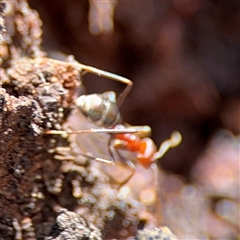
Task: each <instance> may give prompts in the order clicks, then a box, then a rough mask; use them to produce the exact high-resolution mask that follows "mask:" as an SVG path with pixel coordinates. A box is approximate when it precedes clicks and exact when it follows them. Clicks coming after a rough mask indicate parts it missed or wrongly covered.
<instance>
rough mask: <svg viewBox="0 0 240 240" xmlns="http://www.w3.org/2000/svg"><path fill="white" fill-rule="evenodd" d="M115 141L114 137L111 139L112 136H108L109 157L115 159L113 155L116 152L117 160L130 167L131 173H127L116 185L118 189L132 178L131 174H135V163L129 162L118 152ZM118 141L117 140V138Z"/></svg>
mask: <svg viewBox="0 0 240 240" xmlns="http://www.w3.org/2000/svg"><path fill="white" fill-rule="evenodd" d="M114 141H115V139H112V138H110V139H109V143H108V145H109V154H110V156H111V158H112V159H115V157H114V153H116V154H117V156H118V159H119V161H120V162H121V163H122V164H124V165H126V166H127V167H128V168H129V169H130V171H131V173H130V174H129V176H127V177H126V178H125V179H124V180H123V181H122V182H120V183H119V184H120V185H119V186H118V190H119V189H120V188H121V187H122V186H123V185H125V184H126V183H127V182H128V181H129V180H130V179H131V178H132V176H133V175H134V174H135V165H134V164H133V162H131V161H130V160H129V159H127V158H124V157H123V156H122V155H121V154H120V153H119V152H118V149H117V145H115V144H114V143H113V142H114ZM117 141H118V140H117Z"/></svg>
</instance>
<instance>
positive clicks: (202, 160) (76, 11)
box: [28, 0, 240, 240]
mask: <svg viewBox="0 0 240 240" xmlns="http://www.w3.org/2000/svg"><path fill="white" fill-rule="evenodd" d="M28 2H29V4H30V6H31V8H33V9H36V10H37V11H38V12H39V14H40V18H41V19H42V22H43V32H44V35H43V47H44V50H45V51H46V52H48V53H49V54H50V56H52V57H55V58H60V59H61V58H62V59H64V58H65V57H66V55H71V54H72V55H74V56H75V58H76V59H77V60H78V61H79V62H80V63H83V64H87V65H90V66H94V67H97V68H100V69H103V70H106V71H109V72H114V73H116V74H119V75H122V76H125V77H127V78H129V79H131V80H132V81H133V82H134V86H133V89H132V91H131V92H130V94H129V95H128V97H127V99H126V100H125V102H124V104H123V105H122V107H121V112H122V115H123V119H124V120H125V121H126V122H128V123H130V124H131V125H141V124H143V125H150V126H151V128H152V130H153V133H152V138H153V139H154V141H155V142H156V144H157V145H159V144H160V143H161V142H162V141H163V140H165V139H167V138H169V136H170V134H171V133H172V132H173V131H174V130H178V131H180V132H181V133H182V135H183V142H182V143H181V145H180V146H178V147H176V148H174V149H172V150H171V151H169V152H168V153H167V154H166V156H164V157H163V158H162V159H161V160H160V161H159V162H158V164H159V166H161V169H163V170H165V171H164V174H165V175H164V174H163V176H164V177H162V179H161V181H160V185H159V196H160V197H159V198H158V199H157V200H156V199H155V200H154V199H152V200H150V202H148V201H149V196H150V195H151V194H149V191H148V192H145V197H144V196H143V195H144V194H142V196H143V197H142V198H141V197H139V199H140V200H141V201H142V202H145V204H149V206H150V205H151V204H152V203H154V202H156V205H158V206H160V205H162V213H160V212H157V214H156V213H155V215H157V216H156V217H159V216H161V215H162V218H163V219H164V224H166V225H167V226H168V227H170V229H172V230H173V231H174V233H176V235H177V236H178V237H180V238H181V239H224V240H225V239H233V240H235V239H239V236H240V229H239V221H240V219H239V206H240V204H239V202H240V196H239V195H240V193H239V190H240V186H239V176H240V173H239V170H240V162H239V157H240V141H239V139H240V138H239V134H240V1H222V0H199V1H196V0H188V1H179V0H171V1H170V0H169V1H156V0H155V1H151V0H149V1H122V0H119V1H117V0H115V1H114V0H113V1H110V0H105V1H98V0H89V1H85V0H81V1H77V0H61V1H59V0H51V1H49V0H48V1H47V0H29V1H28ZM63 54H66V55H63ZM84 85H85V86H86V91H87V93H101V92H104V91H107V90H113V91H116V92H117V93H120V92H121V91H122V90H123V88H124V86H123V85H122V84H120V83H116V82H114V81H110V80H109V79H104V78H102V79H101V78H99V77H96V76H94V75H91V74H87V75H85V76H84ZM138 172H139V171H137V174H136V175H138ZM166 172H168V173H169V175H166ZM148 174H150V175H151V172H150V173H149V172H148ZM161 176H162V175H161ZM150 177H151V176H150ZM144 183H148V176H147V173H146V172H145V173H144V175H143V174H142V175H139V176H138V178H137V181H135V185H134V184H133V185H132V186H133V188H132V189H134V191H138V189H139V188H140V185H141V184H144ZM149 185H150V184H149ZM151 188H153V187H152V185H151ZM154 190H155V189H154ZM140 195H141V193H140ZM146 196H147V197H146ZM161 198H163V199H161ZM160 199H161V202H160ZM151 201H152V202H151ZM160 203H161V204H160ZM154 211H155V210H153V212H154ZM159 222H161V219H160V220H159Z"/></svg>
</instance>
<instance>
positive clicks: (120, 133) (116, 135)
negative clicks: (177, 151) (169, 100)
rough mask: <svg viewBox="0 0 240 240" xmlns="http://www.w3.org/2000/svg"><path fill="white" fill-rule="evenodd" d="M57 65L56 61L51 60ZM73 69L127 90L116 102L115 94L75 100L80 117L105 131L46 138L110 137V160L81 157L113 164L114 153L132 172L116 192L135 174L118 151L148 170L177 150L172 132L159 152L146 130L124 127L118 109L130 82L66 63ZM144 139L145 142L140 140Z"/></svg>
mask: <svg viewBox="0 0 240 240" xmlns="http://www.w3.org/2000/svg"><path fill="white" fill-rule="evenodd" d="M52 61H56V62H58V60H52ZM66 64H71V65H73V66H75V67H76V68H77V69H78V70H79V71H80V72H82V71H85V72H90V73H93V74H96V75H98V76H101V77H106V78H110V79H112V80H115V81H119V82H122V83H125V84H126V85H127V86H126V88H125V89H124V90H123V92H122V93H121V94H120V95H119V97H118V99H117V100H116V94H115V92H112V91H109V92H105V93H102V94H90V95H82V96H80V97H79V98H77V100H76V102H75V103H76V106H77V108H78V110H79V111H80V112H81V113H83V114H84V115H85V116H86V117H87V119H88V120H90V121H91V122H93V123H95V124H96V125H98V126H100V127H104V128H99V129H97V128H96V129H85V130H79V131H57V130H49V131H47V132H46V133H47V134H82V133H109V134H113V135H111V137H110V139H109V143H108V149H109V154H110V156H111V159H104V158H99V157H93V156H91V155H87V154H85V153H83V154H82V155H83V156H86V157H88V158H91V159H94V160H97V161H101V162H105V163H111V164H113V163H114V161H115V157H114V153H117V155H118V157H119V159H120V161H121V162H122V163H124V164H126V165H127V166H128V167H129V168H130V169H131V174H130V175H129V176H128V177H127V178H126V179H125V180H124V181H123V182H122V183H121V185H120V186H119V188H120V187H121V186H123V185H124V184H125V183H127V182H128V181H129V180H130V179H131V177H132V176H133V174H134V172H135V165H134V164H133V162H131V161H130V160H129V159H127V158H124V157H122V155H121V154H120V153H119V150H127V151H130V152H133V153H136V160H137V161H139V163H140V164H141V165H142V166H144V167H145V168H149V167H150V166H151V165H152V164H153V163H155V162H156V160H157V159H160V158H161V157H162V156H163V155H164V154H165V153H166V152H167V151H168V150H169V149H170V148H173V147H176V146H177V145H178V144H179V143H180V142H181V134H180V133H179V132H173V133H172V135H171V138H170V139H169V140H165V141H164V142H163V143H162V144H161V146H160V148H159V150H157V147H156V145H155V144H154V142H153V141H152V139H150V138H148V137H146V136H147V135H149V134H150V132H151V128H150V127H149V126H140V127H134V126H131V127H129V126H127V127H125V126H123V125H121V122H122V119H121V114H120V111H119V107H120V106H121V104H122V102H123V101H124V99H125V97H126V96H127V94H128V93H129V91H130V90H131V87H132V81H131V80H129V79H127V78H124V77H121V76H118V75H116V74H112V73H109V72H106V71H103V70H99V69H97V68H93V67H90V66H86V65H83V64H80V63H77V62H74V63H66ZM143 137H144V138H143Z"/></svg>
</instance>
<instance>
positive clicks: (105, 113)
mask: <svg viewBox="0 0 240 240" xmlns="http://www.w3.org/2000/svg"><path fill="white" fill-rule="evenodd" d="M76 106H77V107H78V109H79V110H80V112H82V113H83V114H84V115H85V116H86V117H87V118H88V120H90V121H91V122H93V123H95V124H97V125H98V126H101V127H106V128H110V127H113V126H115V125H116V124H118V123H120V122H121V115H120V111H119V108H118V106H117V104H116V100H115V93H114V92H105V93H102V94H89V95H82V96H80V97H79V98H78V99H77V100H76Z"/></svg>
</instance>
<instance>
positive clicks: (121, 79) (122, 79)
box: [51, 59, 133, 107]
mask: <svg viewBox="0 0 240 240" xmlns="http://www.w3.org/2000/svg"><path fill="white" fill-rule="evenodd" d="M51 62H54V63H56V64H61V65H62V64H64V65H66V66H72V67H76V68H77V69H78V71H80V72H81V73H83V71H85V72H89V73H92V74H95V75H98V76H100V77H105V78H109V79H112V80H114V81H117V82H121V83H124V84H126V85H127V86H126V87H125V88H124V90H123V91H122V93H120V94H119V97H118V99H117V104H118V106H119V107H120V106H121V105H122V103H123V102H124V100H125V98H126V96H127V95H128V93H129V92H130V91H131V89H132V85H133V82H132V81H131V80H130V79H128V78H125V77H122V76H119V75H117V74H114V73H110V72H107V71H103V70H100V69H98V68H94V67H91V66H88V65H84V64H81V63H79V62H77V61H72V62H63V61H60V60H57V59H51Z"/></svg>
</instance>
